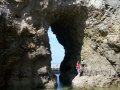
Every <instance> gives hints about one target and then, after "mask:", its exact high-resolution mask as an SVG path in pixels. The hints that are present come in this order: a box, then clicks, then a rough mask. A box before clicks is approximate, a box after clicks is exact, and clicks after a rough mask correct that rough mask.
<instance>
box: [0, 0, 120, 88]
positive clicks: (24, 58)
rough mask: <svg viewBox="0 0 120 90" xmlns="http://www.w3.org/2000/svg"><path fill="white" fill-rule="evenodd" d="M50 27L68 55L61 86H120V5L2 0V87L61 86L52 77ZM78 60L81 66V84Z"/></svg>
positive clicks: (98, 0)
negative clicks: (48, 32) (77, 69)
mask: <svg viewBox="0 0 120 90" xmlns="http://www.w3.org/2000/svg"><path fill="white" fill-rule="evenodd" d="M49 26H51V28H52V31H53V33H55V34H56V37H57V39H58V41H59V43H60V44H62V45H63V46H64V49H65V57H64V60H63V61H62V62H61V66H60V71H61V75H60V81H61V82H63V83H73V85H74V86H75V87H80V88H82V87H90V86H97V87H110V86H118V84H119V82H120V81H119V77H120V36H119V35H120V1H119V0H1V1H0V86H1V87H3V86H5V85H8V86H10V87H16V86H17V87H21V86H25V87H26V86H28V87H29V88H30V89H31V88H41V87H45V88H55V87H56V86H57V83H56V76H55V75H54V74H52V73H51V64H50V62H51V51H50V45H49V38H48V34H47V30H48V28H49ZM58 52H59V51H58ZM58 54H59V53H58ZM78 60H80V61H81V64H82V66H83V72H82V77H81V78H79V80H78V78H77V77H76V78H77V79H76V78H75V76H76V73H77V72H76V62H77V61H78ZM100 79H101V80H100ZM108 79H109V82H107V80H108ZM77 80H78V81H77ZM79 81H80V82H79ZM81 81H83V82H81ZM80 84H81V86H80ZM85 85H86V86H85Z"/></svg>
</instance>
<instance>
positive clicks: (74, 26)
mask: <svg viewBox="0 0 120 90" xmlns="http://www.w3.org/2000/svg"><path fill="white" fill-rule="evenodd" d="M71 11H72V12H71ZM58 12H59V13H58ZM87 18H88V11H87V8H86V7H84V6H82V7H80V8H77V7H74V6H72V8H71V6H70V7H65V8H64V10H62V9H61V8H60V9H59V10H58V11H57V12H55V13H54V15H53V17H52V18H51V19H50V21H49V22H50V24H49V26H50V27H51V31H52V32H53V34H55V36H56V38H57V40H58V42H59V43H60V44H61V45H62V46H63V48H64V50H65V52H64V54H65V55H64V58H63V60H62V62H61V64H60V76H59V80H60V82H61V83H63V84H71V83H72V80H73V79H74V78H75V76H76V75H77V70H76V62H77V61H78V60H79V61H80V62H81V48H82V45H83V39H84V30H85V27H86V20H87ZM50 47H51V46H50ZM58 54H59V52H58Z"/></svg>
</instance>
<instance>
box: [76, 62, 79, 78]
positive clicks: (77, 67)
mask: <svg viewBox="0 0 120 90" xmlns="http://www.w3.org/2000/svg"><path fill="white" fill-rule="evenodd" d="M76 69H77V72H78V77H80V62H79V61H77V66H76Z"/></svg>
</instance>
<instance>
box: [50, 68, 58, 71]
mask: <svg viewBox="0 0 120 90" xmlns="http://www.w3.org/2000/svg"><path fill="white" fill-rule="evenodd" d="M51 70H52V71H60V68H51Z"/></svg>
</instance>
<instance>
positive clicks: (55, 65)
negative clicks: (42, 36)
mask: <svg viewBox="0 0 120 90" xmlns="http://www.w3.org/2000/svg"><path fill="white" fill-rule="evenodd" d="M48 36H49V43H50V50H51V58H52V60H51V69H52V70H57V71H59V68H60V63H61V61H62V60H63V58H64V52H65V51H64V48H63V46H62V45H61V44H60V43H59V42H58V40H57V38H56V35H55V34H53V32H52V31H51V27H49V29H48Z"/></svg>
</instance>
